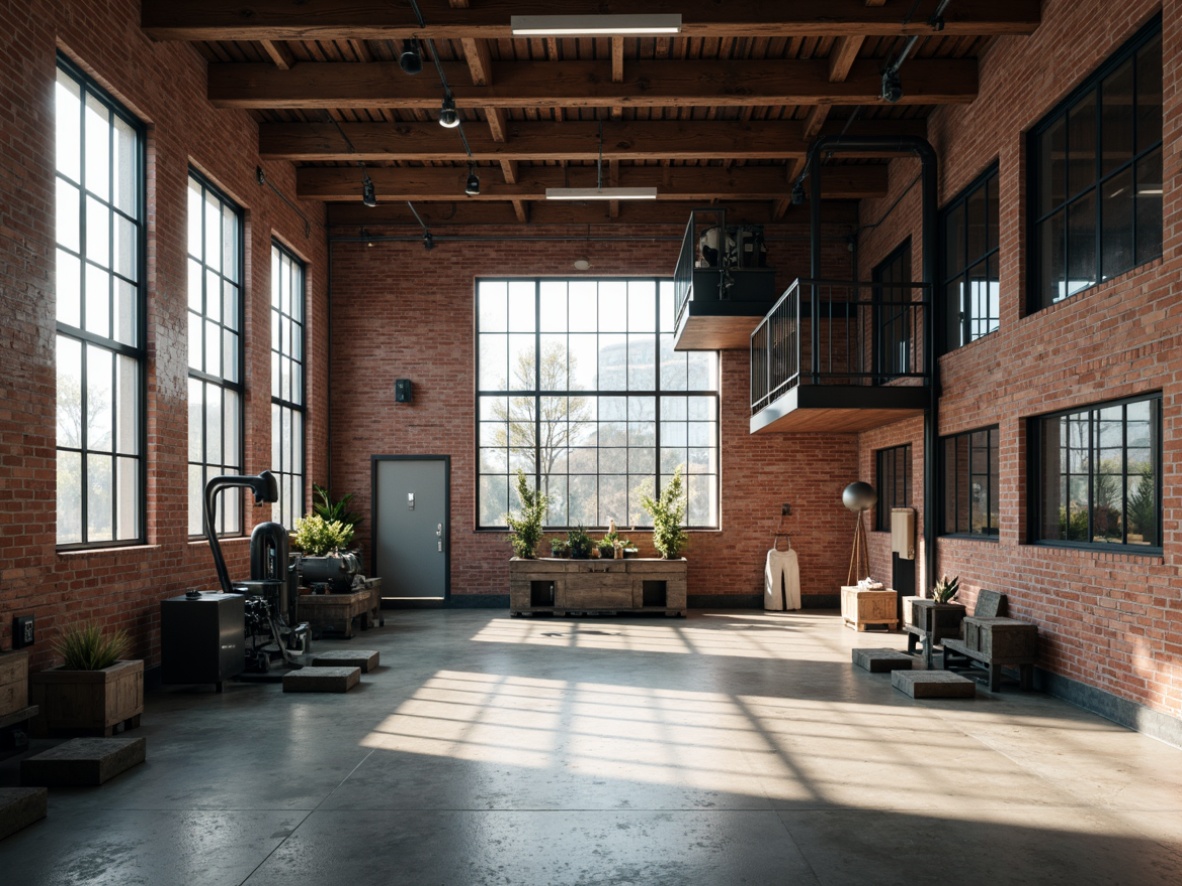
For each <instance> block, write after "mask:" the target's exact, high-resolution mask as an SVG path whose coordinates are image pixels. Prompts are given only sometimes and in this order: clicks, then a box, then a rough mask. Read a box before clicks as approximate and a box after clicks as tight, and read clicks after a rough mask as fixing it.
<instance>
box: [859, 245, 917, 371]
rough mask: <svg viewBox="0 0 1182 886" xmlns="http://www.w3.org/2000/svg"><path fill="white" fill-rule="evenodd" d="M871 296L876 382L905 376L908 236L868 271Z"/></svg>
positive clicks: (908, 347)
mask: <svg viewBox="0 0 1182 886" xmlns="http://www.w3.org/2000/svg"><path fill="white" fill-rule="evenodd" d="M870 278H871V282H872V283H873V284H874V286H873V298H874V321H873V322H874V355H873V356H874V371H875V373H876V374H877V376H878V379H877V380H878V382H879V383H882V382H886V381H890V380H891V379H892V378H895V377H896V376H899V375H906V374H907V373H908V371H909V367H910V366H911V349H912V348H914V347H915V346H916V342H915V341H914V340H913V338H912V334H911V326H910V319H911V314H910V310H909V308H908V306H907V305H905V304H903V300H904V299H905V298H908V299H909V298H910V297H911V292H912V290H911V238H910V237H909V238H907V239H906V240H904V241H903V242H902V243H900V244H899V245H898V246H897V247H896V248H895V249H894V250H893V251H892V252H891V254H890V255H888V256H887V257H886V258H884V259H883V260H882V261H881V262H879V263H878V264H877V265H875V266H874V269H873V270H872V271H871V273H870Z"/></svg>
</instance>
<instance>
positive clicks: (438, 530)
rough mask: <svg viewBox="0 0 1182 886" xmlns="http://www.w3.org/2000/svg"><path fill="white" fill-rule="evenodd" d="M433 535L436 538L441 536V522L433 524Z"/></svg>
mask: <svg viewBox="0 0 1182 886" xmlns="http://www.w3.org/2000/svg"><path fill="white" fill-rule="evenodd" d="M435 537H436V538H443V524H442V523H436V524H435Z"/></svg>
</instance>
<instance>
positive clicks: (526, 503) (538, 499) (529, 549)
mask: <svg viewBox="0 0 1182 886" xmlns="http://www.w3.org/2000/svg"><path fill="white" fill-rule="evenodd" d="M517 498H518V500H519V501H520V502H521V516H520V517H514V516H513V515H512V514H506V515H505V522H506V523H507V524H508V526H509V543H510V544H511V545H513V554H514V555H515V556H517V557H520V558H521V559H523V560H532V559H533V557H534V549H535V548H537V546H538V542H539V541H541V540H542V518H543V517H545V516H546V507H547V506H548V505H549V501H548V500H547V499H546V496H544V495H543V494H542V493H541V491H540V490H537V489H530V488H529V483H527V482H526V479H525V472H524V471H522V470H521V469H520V468H518V470H517Z"/></svg>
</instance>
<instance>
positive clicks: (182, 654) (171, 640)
mask: <svg viewBox="0 0 1182 886" xmlns="http://www.w3.org/2000/svg"><path fill="white" fill-rule="evenodd" d="M245 600H246V597H245V596H243V595H242V594H223V593H220V592H216V591H206V592H205V593H203V594H201V596H199V597H188V596H185V595H182V596H180V597H170V598H169V599H167V600H164V601H162V602H161V603H160V658H161V660H160V671H161V680H162V681H163V682H164V683H213V684H214V685H215V686H216V688H217V691H218V692H221V691H222V681H223V680H229V679H231V678H233V677H237V676H238V675H239V674H241V673H242V671H243V670H244V669H245V666H246V649H245V646H246V637H245V624H246V606H245V602H244V601H245Z"/></svg>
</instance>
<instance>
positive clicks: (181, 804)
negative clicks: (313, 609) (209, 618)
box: [0, 610, 1182, 886]
mask: <svg viewBox="0 0 1182 886" xmlns="http://www.w3.org/2000/svg"><path fill="white" fill-rule="evenodd" d="M386 616H387V617H386V626H385V627H383V628H375V629H373V630H370V631H368V632H366V633H363V634H360V635H359V636H357V637H355V638H354V639H353V640H350V641H344V640H337V641H331V642H329V641H326V642H323V643H321V644H320V645H319V648H321V649H324V648H329V647H334V648H336V647H349V646H353V647H357V648H373V649H378V650H380V651H381V656H382V667H381V668H380V669H379V670H378V671H377V672H376V673H373V674H369V675H366V676H365V677H364V678H363V683H362V685H361V686H359V687H358V688H357V689H355V690H353V691H352V692H350V693H349V694H348V695H293V694H288V695H285V694H283V693H282V692H281V691H280V687H279V686H276V685H257V684H251V685H248V684H232V685H230V686H228V687H227V689H226V691H225V693H224V694H222V695H216V694H213V693H212V692H210V691H208V690H197V689H193V688H175V687H171V688H167V689H163V690H160V691H157V692H153V693H150V694H149V695H148V698H147V704H146V708H145V712H144V716H143V725H142V726H141V727H140V728H139V729H138V730H136V732H135V733H131V734H139V735H142V736H144V737H145V738H147V741H148V760H147V763H145V764H144V765H142V766H139V767H137V768H135V769H133V770H131V771H129V772H127V773H125V774H123V775H121V776H119V777H118V778H116V779H115V780H113V781H111V782H108V783H107V784H106V785H104V786H103V787H101V788H89V789H73V790H64V789H54V790H51V792H50V799H49V810H50V811H49V817H48V818H47V819H46V820H44V821H42V822H40V823H38V824H35V825H33V826H31V827H29V828H26V829H25V830H23V831H21V832H20V833H18V834H15V835H14V836H11V837H9V838H8V839H7V840H4V841H3V842H2V843H0V882H2V883H4V884H13V886H16V884H20V886H36V884H120V886H131V884H151V886H171V884H185V886H203V884H240V883H245V884H250V886H263V884H283V886H319V884H325V886H327V884H334V886H335V884H362V886H364V884H413V886H440V884H443V886H476V884H480V886H484V884H488V886H493V884H498V886H499V884H504V886H510V884H523V886H535V884H536V886H555V884H581V886H609V884H610V886H624V884H630V886H688V884H702V886H727V884H807V883H821V884H847V883H849V884H880V883H881V884H887V883H899V884H903V883H906V884H918V883H951V884H990V886H995V884H1018V883H1038V884H1042V883H1062V884H1090V883H1095V884H1106V886H1111V884H1149V883H1163V884H1167V883H1168V884H1175V886H1177V884H1179V883H1182V751H1180V750H1178V749H1176V748H1172V747H1169V746H1167V745H1164V744H1161V743H1159V742H1157V741H1155V740H1153V739H1150V738H1147V737H1144V736H1142V735H1139V734H1137V733H1134V732H1129V731H1127V730H1125V729H1122V728H1120V727H1117V726H1114V725H1112V724H1111V723H1108V722H1106V721H1104V720H1102V719H1099V718H1097V717H1094V716H1092V715H1090V714H1087V713H1085V712H1083V711H1081V710H1079V709H1077V708H1074V707H1072V706H1070V705H1067V704H1065V703H1062V702H1059V701H1056V700H1054V699H1051V698H1048V697H1046V696H1042V695H1039V694H1035V693H1022V692H1020V691H1019V690H1018V689H1017V687H1016V686H1006V687H1004V688H1003V689H1002V691H1001V692H998V693H996V694H990V693H988V692H986V691H984V689H983V688H982V689H981V690H980V692H979V694H978V697H977V698H976V699H975V700H971V701H951V700H949V701H914V700H912V699H909V698H907V697H905V696H904V695H903V694H902V693H900V692H897V691H895V690H894V689H892V688H891V685H890V677H889V675H886V674H882V675H879V674H869V673H867V672H865V671H861V670H855V669H854V668H853V667H852V666H851V664H850V649H851V647H853V646H855V645H862V646H890V647H894V648H902V647H903V645H904V642H903V638H902V636H901V635H898V634H881V633H862V634H858V633H855V632H853V631H851V630H848V629H846V628H843V627H842V626H841V622H840V620H839V619H838V618H837V617H836V616H834V615H831V614H811V613H810V614H795V613H789V614H766V615H765V614H763V613H759V612H725V613H723V612H719V613H707V612H701V611H691V614H690V617H689V618H688V619H684V620H682V619H665V618H659V619H642V618H587V619H549V618H533V619H528V618H522V619H512V618H509V617H508V616H507V615H506V614H505V613H503V612H500V611H487V610H484V611H459V610H454V611H421V610H420V611H409V612H388V613H386ZM47 746H48V745H47V743H44V742H34V748H33V750H34V751H35V750H38V749H41V748H44V747H47ZM18 761H19V758H9V759H8V760H6V761H4V762H2V763H0V785H3V784H9V785H10V784H15V783H16V782H17V764H18Z"/></svg>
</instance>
